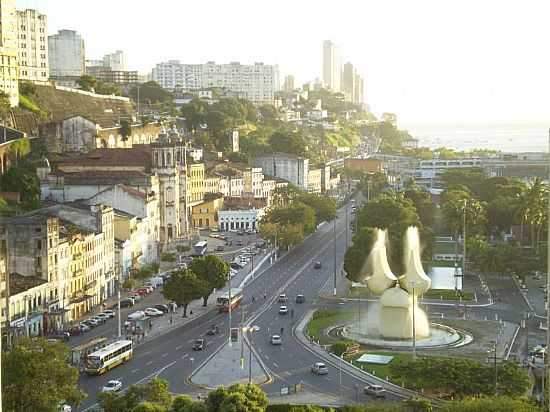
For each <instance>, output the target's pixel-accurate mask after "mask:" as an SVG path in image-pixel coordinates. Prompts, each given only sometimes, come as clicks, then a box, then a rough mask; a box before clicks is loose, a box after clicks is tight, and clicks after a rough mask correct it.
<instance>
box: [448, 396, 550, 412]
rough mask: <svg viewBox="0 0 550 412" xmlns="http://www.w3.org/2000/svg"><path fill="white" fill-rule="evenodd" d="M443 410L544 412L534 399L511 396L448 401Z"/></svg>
mask: <svg viewBox="0 0 550 412" xmlns="http://www.w3.org/2000/svg"><path fill="white" fill-rule="evenodd" d="M440 410H441V411H442V412H542V411H543V409H542V408H540V407H538V406H537V405H536V404H535V403H534V402H533V401H531V400H529V399H525V398H512V397H509V396H491V397H481V398H480V397H475V398H466V399H462V400H459V401H454V402H447V403H445V404H444V405H442V407H441V409H440Z"/></svg>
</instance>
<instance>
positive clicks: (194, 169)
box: [186, 163, 205, 205]
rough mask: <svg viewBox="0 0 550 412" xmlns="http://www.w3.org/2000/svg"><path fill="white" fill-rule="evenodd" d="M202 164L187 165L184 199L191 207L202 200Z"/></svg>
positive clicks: (203, 173)
mask: <svg viewBox="0 0 550 412" xmlns="http://www.w3.org/2000/svg"><path fill="white" fill-rule="evenodd" d="M204 175H205V172H204V163H189V164H188V165H187V184H186V189H187V190H186V199H187V204H188V205H192V204H193V203H196V202H202V200H203V198H204V183H205V181H204V180H205V179H204Z"/></svg>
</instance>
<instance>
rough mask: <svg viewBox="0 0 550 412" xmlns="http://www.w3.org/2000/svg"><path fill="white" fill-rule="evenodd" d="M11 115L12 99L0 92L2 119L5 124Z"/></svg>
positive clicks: (0, 113) (0, 117)
mask: <svg viewBox="0 0 550 412" xmlns="http://www.w3.org/2000/svg"><path fill="white" fill-rule="evenodd" d="M10 113H11V103H10V97H9V96H8V95H7V94H6V93H5V92H3V91H1V90H0V119H2V122H3V123H4V124H5V123H6V121H7V119H8V117H9V115H10Z"/></svg>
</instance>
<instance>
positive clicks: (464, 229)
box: [462, 199, 468, 280]
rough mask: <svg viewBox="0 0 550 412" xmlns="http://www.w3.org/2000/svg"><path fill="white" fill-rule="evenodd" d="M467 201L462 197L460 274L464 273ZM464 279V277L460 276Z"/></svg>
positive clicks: (463, 274)
mask: <svg viewBox="0 0 550 412" xmlns="http://www.w3.org/2000/svg"><path fill="white" fill-rule="evenodd" d="M467 207H468V201H467V200H466V199H464V210H463V212H464V213H463V214H462V276H465V275H466V208H467ZM462 279H463V280H464V278H462Z"/></svg>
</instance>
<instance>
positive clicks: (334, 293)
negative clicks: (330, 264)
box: [333, 214, 338, 296]
mask: <svg viewBox="0 0 550 412" xmlns="http://www.w3.org/2000/svg"><path fill="white" fill-rule="evenodd" d="M337 217H338V214H336V215H334V284H333V295H334V296H336V218H337Z"/></svg>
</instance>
